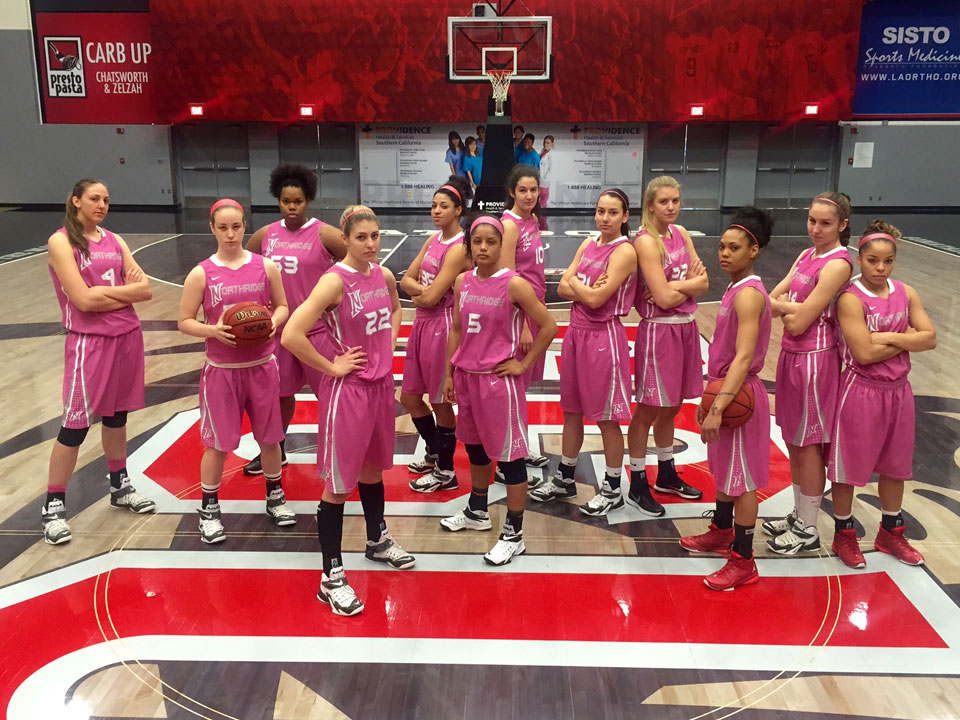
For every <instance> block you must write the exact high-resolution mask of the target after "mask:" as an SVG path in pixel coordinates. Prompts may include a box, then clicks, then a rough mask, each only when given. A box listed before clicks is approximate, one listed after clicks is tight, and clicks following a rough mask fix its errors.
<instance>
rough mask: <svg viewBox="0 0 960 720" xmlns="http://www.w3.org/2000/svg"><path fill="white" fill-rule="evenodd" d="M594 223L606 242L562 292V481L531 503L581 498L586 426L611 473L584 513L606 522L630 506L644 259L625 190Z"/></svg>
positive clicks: (616, 192)
mask: <svg viewBox="0 0 960 720" xmlns="http://www.w3.org/2000/svg"><path fill="white" fill-rule="evenodd" d="M594 219H595V220H596V223H597V230H599V231H600V233H599V235H597V236H596V237H591V238H588V239H587V240H585V241H584V242H583V243H582V244H581V245H580V247H579V249H578V250H577V252H576V255H574V258H573V262H571V263H570V266H569V267H568V268H567V270H566V272H564V274H563V277H562V278H561V280H560V286H559V288H558V293H559V295H560V297H562V298H564V299H566V300H572V301H573V308H572V309H571V311H570V328H569V330H568V332H567V334H566V336H565V337H564V338H563V347H562V352H561V355H560V408H561V409H562V410H563V445H562V453H563V454H562V457H561V458H560V467H559V468H558V469H557V472H556V475H555V477H554V478H553V479H552V480H550V481H549V482H546V483H544V484H543V485H541V486H540V487H538V488H535V489H534V490H531V491H530V498H531V499H533V500H536V501H538V502H548V501H550V500H554V499H556V498H563V497H575V496H576V494H577V486H576V484H575V483H574V479H573V476H574V470H575V469H576V466H577V457H578V456H579V454H580V448H581V446H582V445H583V421H584V418H586V419H587V420H591V421H593V422H596V423H597V426H598V427H599V428H600V435H601V437H602V438H603V452H604V456H605V458H606V473H605V476H604V478H603V480H601V481H600V482H599V483H598V485H599V492H598V493H597V494H596V495H595V496H594V498H593V499H592V500H590V501H589V502H587V503H586V504H584V505H582V506H581V507H580V510H581V512H583V513H584V514H585V515H593V516H599V515H606V514H607V513H608V512H610V510H614V509H616V508H619V507H622V506H623V497H622V496H621V493H620V474H621V471H622V469H623V432H622V431H621V430H620V422H621V421H623V420H629V419H630V395H631V393H630V348H629V346H628V345H627V333H626V331H625V330H624V329H623V325H622V324H621V323H620V316H621V315H626V314H627V313H629V312H630V308H631V307H632V305H633V296H634V293H635V291H636V288H635V282H636V277H637V254H636V252H635V251H634V249H633V244H632V243H631V242H630V238H629V237H628V235H629V233H630V225H629V224H628V220H629V219H630V204H629V201H628V200H627V195H626V193H624V192H623V190H620V189H619V188H612V189H610V190H605V191H604V192H602V193H600V197H599V198H598V199H597V208H596V212H595V214H594Z"/></svg>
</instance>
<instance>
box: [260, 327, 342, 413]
mask: <svg viewBox="0 0 960 720" xmlns="http://www.w3.org/2000/svg"><path fill="white" fill-rule="evenodd" d="M307 339H308V340H309V341H310V343H311V344H312V345H313V347H315V348H316V350H317V352H318V353H320V354H321V355H323V356H324V357H325V358H326V359H327V360H330V361H332V360H333V357H334V353H333V347H332V346H331V344H330V335H329V334H328V333H327V330H326V329H323V330H321V331H318V332H315V333H313V334H312V335H307ZM274 355H276V356H277V364H278V366H279V368H280V397H293V396H294V395H296V394H297V393H298V392H300V390H301V389H303V386H304V385H309V386H310V389H311V390H313V394H314V395H318V396H319V387H320V382H321V381H322V380H323V377H324V373H322V372H320V371H319V370H317V369H316V368H312V367H310V366H309V365H307V364H306V363H305V362H302V361H301V360H300V359H299V358H298V357H297V356H296V355H294V354H293V353H292V352H290V351H289V350H287V349H286V348H285V347H283V346H282V345H281V344H280V343H277V346H276V349H275V350H274Z"/></svg>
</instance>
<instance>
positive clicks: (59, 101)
mask: <svg viewBox="0 0 960 720" xmlns="http://www.w3.org/2000/svg"><path fill="white" fill-rule="evenodd" d="M142 4H143V7H144V10H146V2H143V3H142ZM125 5H126V6H130V5H131V3H129V2H127V3H125ZM38 6H39V7H38ZM56 7H57V4H56V3H54V2H50V0H47V1H46V2H43V3H35V6H34V14H33V27H34V37H35V39H36V52H37V72H38V78H37V84H38V87H39V88H40V99H41V110H42V113H43V121H44V122H48V123H129V124H135V123H142V124H149V123H154V122H156V121H157V110H156V102H155V100H154V85H153V78H152V76H151V72H150V66H151V53H152V47H151V41H150V15H149V13H148V12H146V11H144V12H130V11H129V9H128V8H125V9H124V11H122V12H109V8H110V5H109V3H107V4H105V5H101V6H98V8H97V10H98V11H97V12H59V11H57V10H56Z"/></svg>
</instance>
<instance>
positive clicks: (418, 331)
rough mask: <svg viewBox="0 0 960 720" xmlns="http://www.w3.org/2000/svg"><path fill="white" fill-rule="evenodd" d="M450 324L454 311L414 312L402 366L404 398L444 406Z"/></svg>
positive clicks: (450, 309)
mask: <svg viewBox="0 0 960 720" xmlns="http://www.w3.org/2000/svg"><path fill="white" fill-rule="evenodd" d="M431 310H432V309H431ZM452 322H453V308H444V309H442V310H439V311H433V312H427V313H424V312H423V311H422V310H421V309H420V308H417V317H416V319H414V321H413V327H412V328H411V329H410V339H409V340H407V358H406V362H405V363H404V366H403V385H402V387H401V391H402V392H403V393H404V394H406V395H426V396H427V401H428V402H430V403H433V404H436V403H442V402H443V380H444V378H445V376H446V365H447V336H448V335H449V334H450V325H451V323H452Z"/></svg>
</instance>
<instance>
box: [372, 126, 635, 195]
mask: <svg viewBox="0 0 960 720" xmlns="http://www.w3.org/2000/svg"><path fill="white" fill-rule="evenodd" d="M451 132H456V133H457V134H458V135H459V136H460V138H461V140H464V141H465V140H466V138H467V136H468V135H472V136H476V134H477V133H476V125H475V124H474V125H469V124H463V125H399V124H389V125H387V124H384V125H379V124H367V125H361V126H359V129H358V133H359V139H358V145H359V149H360V201H361V202H363V203H365V204H368V205H374V206H377V207H422V208H428V207H430V201H431V199H432V197H433V193H434V191H435V190H436V189H437V188H438V187H439V186H440V185H442V184H443V182H444V181H445V180H446V179H447V177H449V175H450V174H451V172H450V165H449V164H448V162H447V151H448V149H449V140H450V137H449V136H450V133H451ZM524 132H526V133H531V134H533V135H534V137H535V141H534V151H535V153H536V154H537V155H538V156H539V160H540V174H541V187H542V191H541V204H542V205H543V206H544V207H547V208H551V207H556V208H584V207H591V206H592V205H593V203H594V202H596V198H597V195H598V194H599V193H600V191H601V190H604V189H607V188H609V187H619V188H621V189H622V190H624V191H626V193H627V194H628V195H629V196H630V197H631V198H632V197H636V198H638V199H639V197H640V194H641V192H642V189H643V188H642V182H643V149H644V141H645V138H646V128H645V126H644V125H642V124H630V125H620V124H618V125H600V124H592V123H584V124H582V125H581V124H578V123H573V124H559V123H558V124H543V125H540V124H527V125H524ZM544 140H547V145H549V146H550V147H551V149H550V150H549V151H548V152H544V150H545V144H544ZM481 172H482V170H481Z"/></svg>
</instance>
